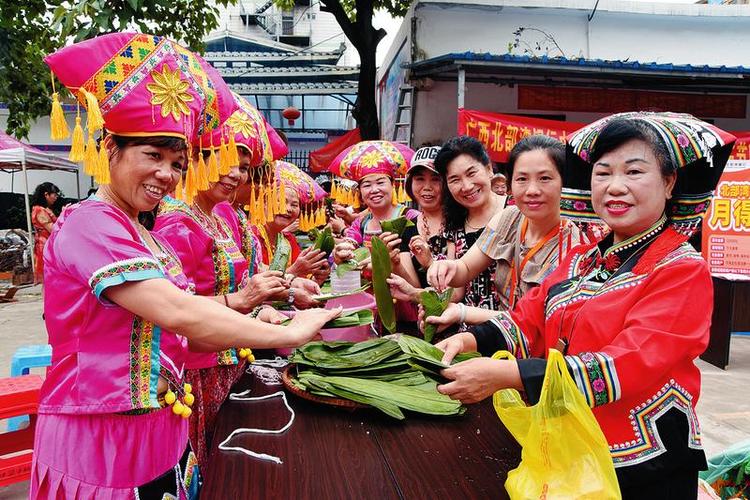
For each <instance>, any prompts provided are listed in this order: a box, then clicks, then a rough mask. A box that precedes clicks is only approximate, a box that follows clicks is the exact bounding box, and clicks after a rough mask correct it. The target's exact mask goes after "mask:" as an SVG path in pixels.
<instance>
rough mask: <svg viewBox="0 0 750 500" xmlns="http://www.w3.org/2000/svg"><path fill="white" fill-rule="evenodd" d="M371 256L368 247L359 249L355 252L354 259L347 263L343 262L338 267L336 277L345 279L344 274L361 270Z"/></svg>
mask: <svg viewBox="0 0 750 500" xmlns="http://www.w3.org/2000/svg"><path fill="white" fill-rule="evenodd" d="M369 256H370V251H369V250H368V249H367V247H358V248H356V249H355V250H354V258H353V259H352V260H348V261H346V262H342V263H341V264H339V265H338V266H336V276H338V277H339V278H341V277H343V276H344V274H346V273H348V272H350V271H354V270H355V269H357V268H359V266H360V265H361V264H362V262H363V261H364V260H365V259H366V258H368V257H369Z"/></svg>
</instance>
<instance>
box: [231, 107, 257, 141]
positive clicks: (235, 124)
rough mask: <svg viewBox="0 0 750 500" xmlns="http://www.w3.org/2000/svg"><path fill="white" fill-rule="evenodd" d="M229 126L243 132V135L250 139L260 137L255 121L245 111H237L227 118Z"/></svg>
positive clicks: (239, 132) (237, 131)
mask: <svg viewBox="0 0 750 500" xmlns="http://www.w3.org/2000/svg"><path fill="white" fill-rule="evenodd" d="M227 126H229V127H230V128H231V129H232V130H233V131H234V132H236V133H238V134H242V137H244V138H245V139H249V138H251V137H255V138H257V137H258V131H257V130H256V128H255V122H253V120H252V119H251V118H250V117H249V116H248V115H247V114H245V113H244V112H243V111H235V112H234V114H233V115H232V116H230V117H229V120H227Z"/></svg>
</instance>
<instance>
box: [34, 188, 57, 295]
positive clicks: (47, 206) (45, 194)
mask: <svg viewBox="0 0 750 500" xmlns="http://www.w3.org/2000/svg"><path fill="white" fill-rule="evenodd" d="M58 198H60V188H58V187H57V186H55V185H54V184H52V183H51V182H42V183H41V184H39V185H38V186H37V187H36V189H35V190H34V196H33V197H32V198H31V224H32V225H33V226H34V284H40V283H42V282H43V280H44V257H43V253H44V244H45V243H47V238H49V234H50V232H51V231H52V226H53V225H54V224H55V222H56V221H57V216H56V215H55V213H54V212H53V211H52V207H53V206H54V205H55V203H57V200H58Z"/></svg>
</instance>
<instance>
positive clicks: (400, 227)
mask: <svg viewBox="0 0 750 500" xmlns="http://www.w3.org/2000/svg"><path fill="white" fill-rule="evenodd" d="M411 226H414V222H412V221H411V220H410V219H407V218H406V217H404V216H401V217H394V218H393V219H388V220H384V221H381V222H380V229H382V230H383V232H384V233H386V232H387V233H394V234H397V235H398V237H399V238H400V237H401V236H402V235H403V234H404V230H405V229H406V228H407V227H411Z"/></svg>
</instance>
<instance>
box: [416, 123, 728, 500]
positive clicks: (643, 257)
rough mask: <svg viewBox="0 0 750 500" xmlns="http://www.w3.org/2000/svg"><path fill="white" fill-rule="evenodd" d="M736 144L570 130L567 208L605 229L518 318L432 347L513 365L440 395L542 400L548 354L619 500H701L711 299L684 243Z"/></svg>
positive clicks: (592, 128) (680, 135) (477, 366)
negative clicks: (582, 414) (603, 453)
mask: <svg viewBox="0 0 750 500" xmlns="http://www.w3.org/2000/svg"><path fill="white" fill-rule="evenodd" d="M734 140H735V138H734V137H733V136H731V134H727V133H726V132H723V131H721V130H719V129H717V128H716V127H714V126H713V125H710V124H708V123H705V122H702V121H700V120H697V119H695V118H694V117H692V116H689V115H678V114H672V113H646V112H643V113H623V114H619V115H613V116H611V117H607V118H604V119H602V120H600V121H599V122H596V123H593V124H591V125H589V126H587V127H584V128H583V129H581V130H579V131H577V132H575V133H574V134H572V135H571V136H570V137H569V141H570V142H569V145H568V149H567V153H568V156H567V159H568V161H567V162H566V165H565V168H564V172H563V174H564V176H563V177H564V179H566V181H567V182H566V184H565V186H566V188H570V190H569V191H565V192H566V193H571V194H574V195H575V196H576V200H577V202H578V203H577V205H574V204H568V203H567V202H565V201H563V205H564V206H565V207H566V216H567V215H568V214H571V215H573V216H576V215H580V216H581V219H578V220H589V219H587V218H586V217H588V216H589V212H590V207H591V205H590V204H589V203H588V202H589V201H591V202H592V203H593V209H594V210H595V211H596V213H597V214H598V215H599V216H600V217H601V218H602V219H603V220H604V221H605V222H607V224H609V225H610V227H611V228H612V233H610V234H609V235H607V236H606V237H605V238H604V239H602V240H601V241H598V242H596V243H592V244H588V245H579V246H577V247H575V248H573V249H572V250H571V252H570V253H569V254H568V256H567V258H566V259H565V260H564V262H562V263H561V264H560V265H559V266H558V267H557V269H556V270H555V271H554V272H553V273H552V274H550V275H549V276H548V277H547V278H546V279H545V280H544V281H543V282H542V284H541V285H540V286H539V287H537V288H535V289H534V290H532V291H531V292H529V293H528V294H526V295H525V296H524V297H523V298H522V299H521V300H520V301H519V302H518V303H517V304H516V306H515V307H514V308H513V309H512V310H510V311H504V312H501V313H500V314H499V315H497V316H496V317H494V318H492V319H491V320H490V321H486V322H484V323H481V324H477V325H475V326H473V327H471V329H470V331H469V332H467V333H459V334H457V335H455V336H453V337H450V338H449V339H447V340H446V341H445V342H444V343H443V344H441V345H439V346H438V347H440V348H442V349H443V350H445V352H446V358H445V359H444V361H445V362H449V361H450V359H451V358H452V357H453V355H454V354H455V353H457V352H461V351H466V350H469V351H470V350H475V349H477V350H479V351H480V352H482V353H483V354H484V355H485V356H491V355H492V354H494V353H495V352H497V351H499V350H507V351H510V352H512V353H513V354H514V356H515V357H516V359H517V361H515V360H514V361H507V360H496V359H487V358H484V359H476V360H470V361H468V362H464V363H458V364H456V365H454V366H453V367H451V369H450V370H445V371H444V372H443V375H445V376H446V377H447V378H448V379H450V380H452V382H450V383H448V384H446V385H443V386H440V387H438V390H440V391H441V392H443V393H446V394H449V395H451V397H453V398H456V399H460V400H462V401H464V402H473V401H477V400H480V399H483V398H485V397H487V396H489V395H491V394H492V393H494V392H495V391H497V390H499V389H503V388H508V387H513V388H516V389H519V390H524V391H525V392H526V397H527V399H528V400H529V402H530V403H531V404H536V402H537V401H538V400H539V397H540V393H541V391H542V387H543V384H544V383H545V381H544V372H545V369H546V365H547V356H548V353H549V350H550V349H551V348H555V349H557V350H558V351H560V352H561V353H562V354H563V355H564V357H565V361H566V364H567V369H568V371H569V372H570V374H571V376H572V377H573V379H574V380H575V383H576V385H577V387H578V390H579V391H580V392H581V394H582V395H583V397H584V398H585V400H586V402H587V403H588V405H589V406H590V407H591V408H592V410H593V415H594V417H595V418H596V420H597V422H598V423H599V426H600V427H601V429H602V431H603V433H604V435H605V437H606V438H607V442H608V445H609V452H610V455H611V457H612V462H613V463H614V466H615V471H616V473H617V479H618V482H619V484H620V489H621V493H622V498H624V499H626V500H627V499H641V498H660V499H664V500H669V499H675V500H677V499H679V500H682V499H686V498H696V495H697V487H698V471H699V470H702V469H705V467H706V459H705V455H704V453H703V450H702V449H701V440H700V426H699V424H698V417H697V415H696V413H695V405H696V402H697V398H698V395H699V394H700V385H701V376H700V371H699V370H698V368H697V367H696V366H695V364H694V362H693V360H694V359H695V358H696V357H698V355H700V354H701V353H702V352H703V350H704V349H705V348H706V345H707V343H708V340H709V328H710V324H711V309H712V295H713V293H712V285H711V275H710V273H709V271H708V266H707V264H706V262H705V261H704V260H703V259H702V258H701V255H700V254H699V253H697V252H696V251H695V250H694V249H693V248H692V247H691V246H690V244H688V243H687V239H688V237H689V235H690V234H692V232H693V231H695V230H696V228H697V224H699V223H700V220H701V218H702V216H703V213H704V211H705V209H706V207H707V205H708V203H707V202H708V201H710V199H711V196H712V194H711V193H712V191H713V189H714V188H715V187H716V183H717V181H718V179H719V176H720V175H721V173H722V170H723V168H724V165H725V164H726V162H727V159H728V158H729V153H730V151H731V149H732V145H733V142H734ZM579 181H580V182H579ZM573 184H575V188H572V187H570V186H572V185H573ZM576 207H577V208H576ZM575 212H578V213H575ZM428 321H430V322H433V321H431V320H429V318H428Z"/></svg>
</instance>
